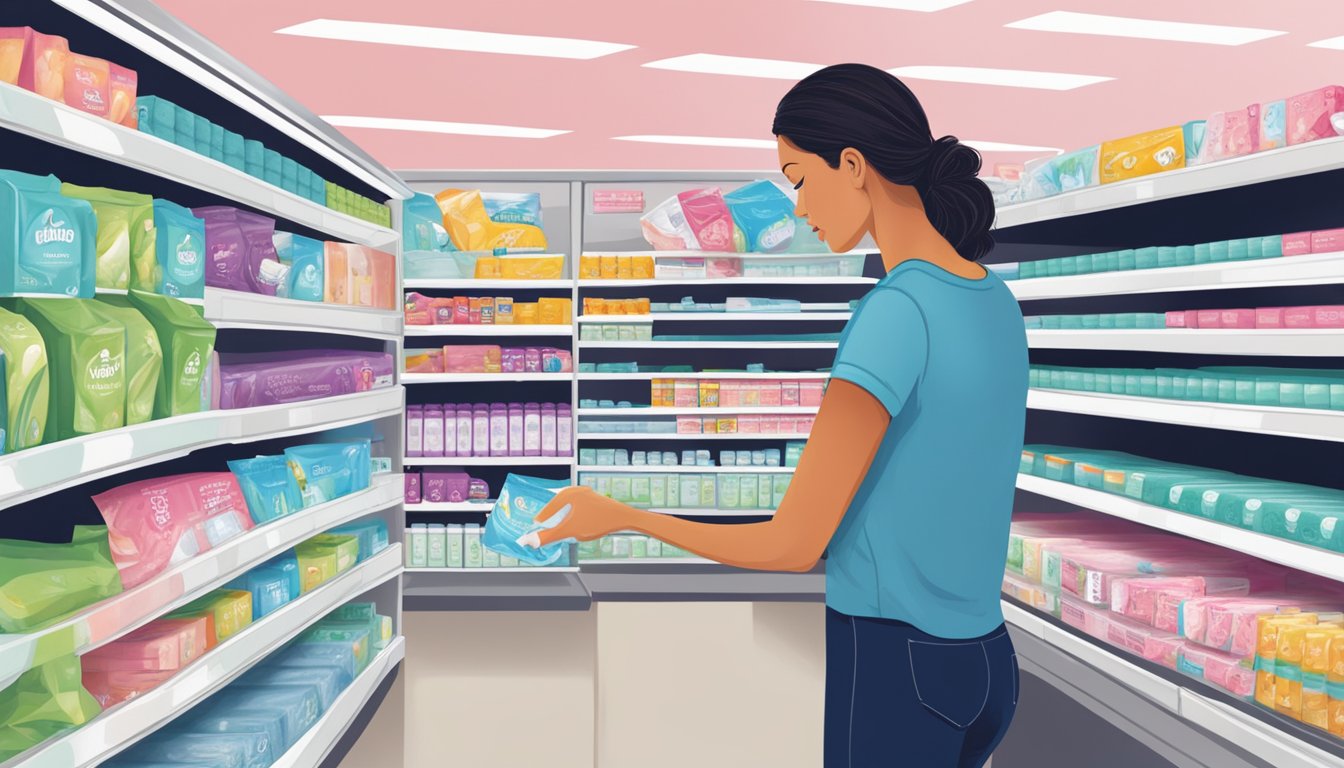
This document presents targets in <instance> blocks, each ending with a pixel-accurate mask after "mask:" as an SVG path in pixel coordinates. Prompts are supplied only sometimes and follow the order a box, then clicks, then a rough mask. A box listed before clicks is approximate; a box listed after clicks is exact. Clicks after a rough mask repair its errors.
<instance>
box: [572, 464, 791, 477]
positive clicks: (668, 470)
mask: <svg viewBox="0 0 1344 768" xmlns="http://www.w3.org/2000/svg"><path fill="white" fill-rule="evenodd" d="M577 469H578V471H579V472H597V473H600V474H629V473H639V474H649V473H658V474H687V475H704V474H733V475H791V474H793V473H794V472H795V471H796V467H758V466H755V465H752V466H749V467H695V466H684V465H677V466H667V465H663V464H638V465H634V464H632V465H629V466H626V465H619V466H610V467H608V466H599V465H597V464H594V465H593V466H588V465H585V464H580V465H578V467H577Z"/></svg>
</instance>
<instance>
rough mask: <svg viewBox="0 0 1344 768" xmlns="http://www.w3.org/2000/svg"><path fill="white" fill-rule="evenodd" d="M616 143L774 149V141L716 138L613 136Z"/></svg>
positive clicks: (775, 143)
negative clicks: (634, 142)
mask: <svg viewBox="0 0 1344 768" xmlns="http://www.w3.org/2000/svg"><path fill="white" fill-rule="evenodd" d="M612 138H613V139H615V140H616V141H639V142H643V143H645V144H684V145H687V146H693V147H737V148H739V149H775V148H777V147H778V146H779V145H778V143H777V142H776V141H775V140H774V139H737V138H724V137H718V136H613V137H612Z"/></svg>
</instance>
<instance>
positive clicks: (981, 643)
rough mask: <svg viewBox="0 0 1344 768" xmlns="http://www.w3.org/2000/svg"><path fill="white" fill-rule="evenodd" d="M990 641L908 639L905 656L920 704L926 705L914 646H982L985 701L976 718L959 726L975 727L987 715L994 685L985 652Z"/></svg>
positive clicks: (947, 718)
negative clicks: (920, 686) (991, 689)
mask: <svg viewBox="0 0 1344 768" xmlns="http://www.w3.org/2000/svg"><path fill="white" fill-rule="evenodd" d="M1003 634H1005V635H1006V634H1008V633H1007V631H1005V632H1004V633H1003ZM997 639H998V637H997V636H996V637H991V638H989V640H997ZM989 640H971V641H968V642H962V643H930V642H927V641H925V640H908V639H907V640H906V641H905V643H906V653H905V655H906V658H908V659H909V660H910V682H911V683H913V684H914V686H915V698H917V699H919V703H920V704H924V696H923V694H921V693H920V692H919V676H918V675H916V674H915V655H914V654H913V653H911V652H910V651H911V650H912V646H914V645H915V644H916V643H918V644H920V645H933V646H939V647H950V646H957V645H979V646H980V654H981V655H982V656H984V658H985V680H986V682H985V698H984V700H983V701H981V702H980V710H979V711H978V712H976V713H975V717H972V718H971V719H970V720H968V721H967V722H966V724H965V725H958V726H957V727H959V728H969V727H971V725H973V724H974V723H975V721H976V720H979V719H980V716H981V715H983V714H984V713H985V707H986V706H988V705H989V689H990V688H991V687H992V686H993V685H994V670H993V669H992V668H991V667H990V663H989V651H987V650H985V643H987V642H989ZM924 706H926V707H929V709H930V710H933V711H934V712H935V713H937V714H938V716H939V717H941V718H943V719H944V720H947V721H948V722H950V723H952V724H953V725H956V724H957V723H956V721H955V720H953V719H952V718H950V717H948V716H947V715H945V714H943V713H941V712H938V710H936V709H933V707H931V706H929V705H928V704H924Z"/></svg>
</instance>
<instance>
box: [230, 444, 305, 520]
mask: <svg viewBox="0 0 1344 768" xmlns="http://www.w3.org/2000/svg"><path fill="white" fill-rule="evenodd" d="M229 471H230V472H233V474H234V477H237V478H238V485H239V487H240V488H241V489H242V491H243V498H245V499H246V500H247V510H248V512H249V513H250V514H251V516H252V521H253V522H255V523H259V524H260V523H267V522H270V521H271V520H275V519H276V518H280V517H284V516H286V515H290V514H293V513H294V512H297V511H299V510H300V509H303V506H304V504H303V494H302V493H301V492H300V491H299V485H298V483H297V482H296V481H295V479H294V473H293V471H291V470H290V468H289V463H288V462H287V461H286V460H285V457H284V456H258V457H257V458H255V459H235V460H233V461H230V462H229Z"/></svg>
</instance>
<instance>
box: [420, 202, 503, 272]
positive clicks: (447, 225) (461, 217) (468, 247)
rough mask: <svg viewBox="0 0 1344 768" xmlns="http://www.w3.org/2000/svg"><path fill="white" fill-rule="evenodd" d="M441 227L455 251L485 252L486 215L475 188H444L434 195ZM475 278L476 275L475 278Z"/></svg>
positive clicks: (487, 220)
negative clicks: (440, 215) (441, 220)
mask: <svg viewBox="0 0 1344 768" xmlns="http://www.w3.org/2000/svg"><path fill="white" fill-rule="evenodd" d="M434 200H435V202H437V203H438V204H439V210H440V211H442V212H443V228H444V229H446V230H448V237H449V238H451V239H452V241H453V246H454V247H455V248H457V250H459V251H489V250H492V249H491V247H490V244H489V243H490V216H489V215H488V214H487V213H486V212H485V202H484V201H483V200H482V199H481V192H480V190H478V189H445V190H443V191H442V192H440V193H438V194H437V195H435V196H434ZM478 277H479V275H478Z"/></svg>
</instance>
